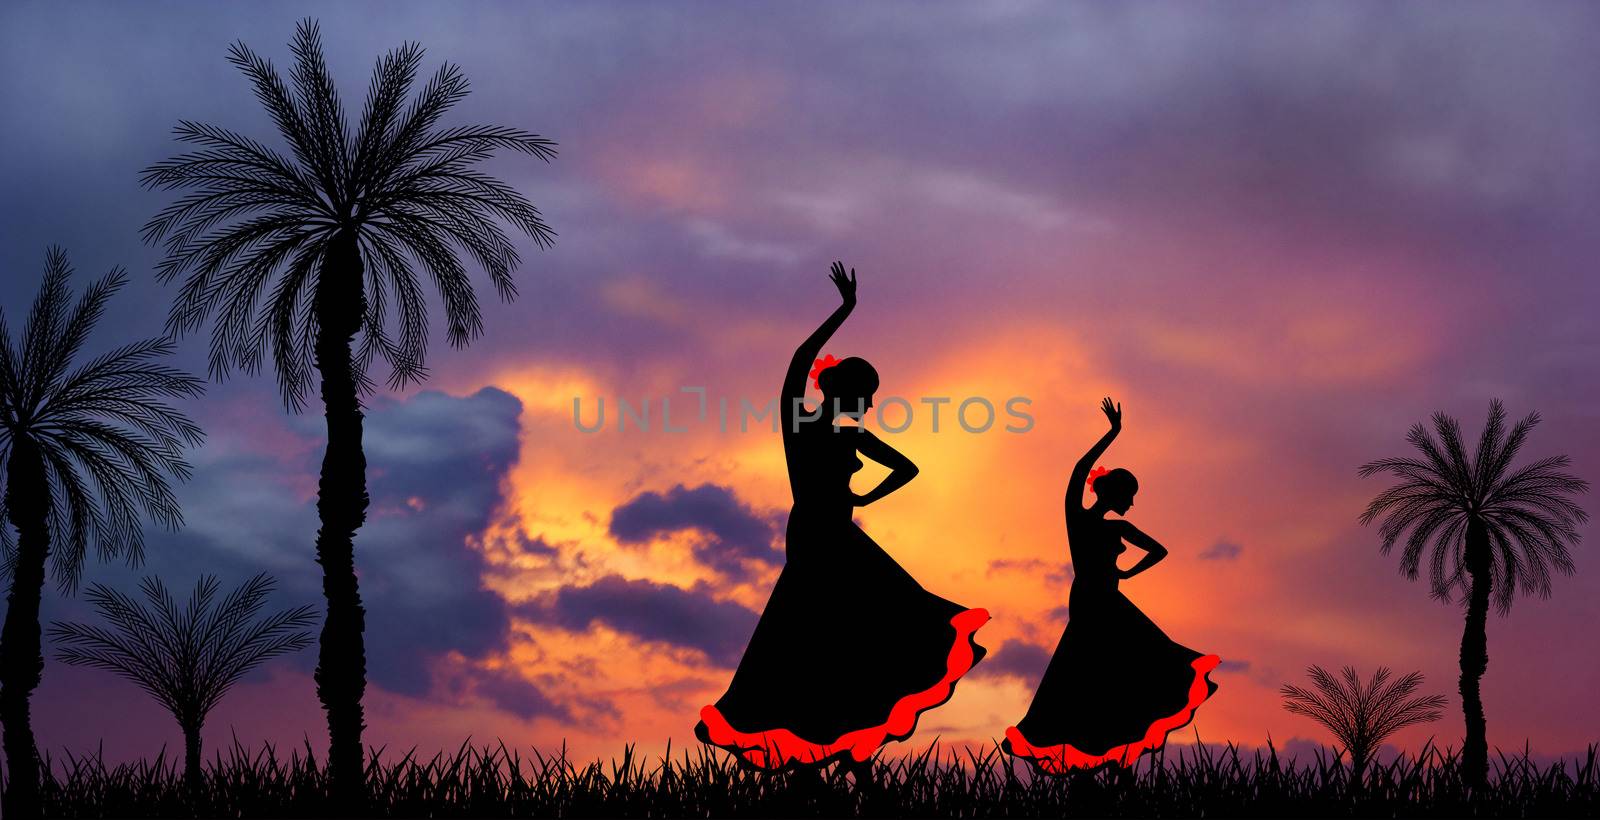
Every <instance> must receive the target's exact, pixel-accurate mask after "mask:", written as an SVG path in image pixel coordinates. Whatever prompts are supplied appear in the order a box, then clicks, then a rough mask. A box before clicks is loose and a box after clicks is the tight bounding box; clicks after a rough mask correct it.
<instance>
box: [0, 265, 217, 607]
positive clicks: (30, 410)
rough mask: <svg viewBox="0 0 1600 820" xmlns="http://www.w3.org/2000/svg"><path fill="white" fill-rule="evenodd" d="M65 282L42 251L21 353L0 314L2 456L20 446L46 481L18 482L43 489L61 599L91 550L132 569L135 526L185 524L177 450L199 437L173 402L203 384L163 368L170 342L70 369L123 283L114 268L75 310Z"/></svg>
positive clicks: (138, 345)
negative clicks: (29, 450) (26, 447)
mask: <svg viewBox="0 0 1600 820" xmlns="http://www.w3.org/2000/svg"><path fill="white" fill-rule="evenodd" d="M71 276H72V268H71V266H70V265H69V264H68V262H67V256H66V253H65V252H64V251H62V250H61V249H60V248H51V249H50V251H49V253H48V254H47V255H46V262H45V273H44V278H43V282H42V284H41V286H40V289H39V295H38V297H37V298H36V299H35V301H34V305H33V309H32V310H31V311H30V313H29V316H28V320H27V322H26V324H25V325H24V329H23V336H22V338H21V340H20V344H18V345H13V343H12V340H11V336H10V331H9V326H8V325H7V323H6V321H5V316H4V313H3V312H0V447H3V448H4V450H5V452H7V453H8V452H9V448H10V447H11V446H12V445H13V444H14V443H15V441H17V440H18V439H23V438H25V439H27V440H28V442H30V444H31V445H32V446H34V447H36V448H37V449H38V451H39V454H40V460H41V462H42V465H43V468H44V475H43V476H38V477H31V478H29V479H27V480H30V481H42V482H43V484H44V486H43V487H42V490H43V495H44V496H45V497H46V498H47V503H48V504H49V509H48V510H47V511H46V512H45V518H46V521H47V524H48V527H49V536H50V540H51V545H50V552H51V560H52V568H53V571H54V574H55V577H56V582H57V584H59V585H60V586H61V588H62V589H63V590H71V589H73V588H75V587H76V586H77V583H78V579H79V577H80V576H81V574H82V570H83V561H84V558H85V556H86V555H87V554H88V551H89V550H90V549H91V548H94V549H95V550H96V552H97V553H98V554H99V556H100V557H101V558H113V557H117V556H126V557H127V558H128V560H129V561H130V562H134V563H136V562H137V561H139V560H140V558H141V557H142V550H143V530H142V522H144V521H145V520H149V521H153V522H155V523H157V524H160V525H162V526H165V527H168V528H175V527H177V526H179V525H181V524H182V521H183V516H182V513H181V511H180V510H179V508H178V501H177V496H176V495H175V493H174V491H173V487H172V483H173V481H183V480H186V479H187V478H188V477H189V474H190V465H189V463H188V462H187V461H186V460H185V459H184V450H185V448H187V447H193V446H197V445H199V444H200V442H201V441H202V439H203V433H202V432H201V430H200V427H199V426H198V425H196V424H195V423H194V422H193V421H191V420H190V419H189V418H188V417H187V416H186V415H185V414H184V413H183V412H182V411H181V410H180V409H179V408H178V407H177V406H175V404H174V403H173V402H174V400H181V399H191V398H194V397H197V396H199V395H200V393H201V391H202V389H203V387H204V382H202V381H201V380H200V379H197V378H195V377H194V376H191V375H189V374H187V373H184V372H183V371H181V370H178V369H177V368H174V367H171V366H169V365H167V364H164V363H163V361H162V360H163V359H165V358H166V357H167V356H169V355H171V353H172V352H173V342H172V341H171V339H168V338H153V339H145V340H142V341H137V342H133V343H130V344H125V345H122V346H120V347H116V348H114V349H112V350H110V351H109V352H106V353H102V354H100V355H97V356H94V357H91V358H89V359H88V360H87V361H83V362H81V363H79V364H77V365H76V366H74V362H76V361H78V359H79V358H80V356H81V354H82V351H83V347H84V345H85V343H86V342H87V341H88V338H89V335H90V333H91V332H92V331H93V329H94V326H95V324H96V323H97V322H98V321H99V320H100V319H101V318H102V317H103V316H104V315H105V311H106V306H107V304H108V303H109V301H110V300H111V298H112V297H113V296H114V295H115V294H116V292H117V291H118V290H120V289H121V288H122V286H123V285H124V284H126V282H127V277H126V276H125V275H124V274H123V272H122V270H121V269H120V268H119V269H114V270H112V271H111V272H110V273H109V274H107V275H106V276H104V277H102V278H100V279H98V280H96V281H94V282H92V283H91V284H90V285H89V287H87V288H86V289H85V290H84V291H83V293H82V294H81V295H80V296H79V297H78V299H77V301H76V302H75V303H74V302H73V300H72V293H71V287H70V281H69V280H70V278H71ZM0 455H4V453H0ZM3 463H5V464H7V465H9V461H5V462H3ZM3 480H4V481H5V482H6V484H7V486H9V484H10V482H12V481H15V480H18V479H17V477H15V476H10V475H6V476H4V479H3ZM5 512H6V513H7V516H8V517H9V513H10V512H11V511H10V510H9V509H6V510H5ZM0 532H3V533H4V537H3V538H0V549H3V553H4V557H5V559H6V562H7V568H8V571H9V566H10V561H11V560H12V558H13V557H14V555H13V548H14V546H15V542H14V540H13V536H12V534H11V532H10V531H9V527H5V526H0Z"/></svg>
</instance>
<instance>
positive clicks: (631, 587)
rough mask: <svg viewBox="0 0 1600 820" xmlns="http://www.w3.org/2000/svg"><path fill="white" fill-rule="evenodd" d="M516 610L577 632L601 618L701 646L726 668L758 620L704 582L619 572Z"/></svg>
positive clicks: (620, 627)
mask: <svg viewBox="0 0 1600 820" xmlns="http://www.w3.org/2000/svg"><path fill="white" fill-rule="evenodd" d="M518 611H519V613H520V614H522V615H524V616H525V617H527V618H529V619H530V620H533V621H536V622H540V623H549V624H554V625H556V626H560V627H562V628H565V629H571V630H574V631H583V630H586V629H588V628H589V627H590V626H591V625H592V624H594V623H595V622H596V621H598V622H600V623H603V624H605V625H607V626H609V627H611V628H612V629H615V630H617V631H619V632H626V633H628V634H630V635H633V636H635V637H637V638H640V639H643V640H646V641H656V642H660V643H666V644H671V645H673V646H682V647H688V648H690V649H697V650H699V651H701V652H703V653H705V655H706V657H708V658H710V659H711V660H712V661H713V662H715V663H718V664H720V665H722V666H733V665H734V664H736V663H738V660H739V656H740V654H741V653H743V651H744V646H745V644H746V643H747V642H748V641H749V639H750V635H751V633H752V632H754V631H755V627H756V621H757V619H758V618H759V616H758V615H757V614H756V613H755V612H752V611H751V610H749V609H746V608H745V607H743V606H740V605H739V604H736V603H732V602H729V601H718V600H715V599H713V598H712V597H711V596H710V594H709V593H708V590H706V588H705V587H704V586H701V585H697V586H696V587H695V588H693V589H683V588H681V587H676V586H673V585H671V584H658V583H655V582H653V581H645V580H629V579H626V578H623V577H622V576H620V575H608V576H606V577H604V578H601V579H600V580H598V581H595V582H594V583H593V584H590V585H588V586H573V587H562V588H561V589H559V590H556V591H555V592H554V593H549V594H546V595H544V596H541V597H540V598H538V599H535V600H534V601H533V602H531V603H527V604H523V605H521V606H520V607H519V610H518Z"/></svg>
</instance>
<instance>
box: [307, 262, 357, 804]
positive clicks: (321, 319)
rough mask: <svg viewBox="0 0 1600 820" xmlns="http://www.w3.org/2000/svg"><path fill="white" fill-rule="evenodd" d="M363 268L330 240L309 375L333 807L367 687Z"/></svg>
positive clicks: (322, 676) (322, 684)
mask: <svg viewBox="0 0 1600 820" xmlns="http://www.w3.org/2000/svg"><path fill="white" fill-rule="evenodd" d="M362 276H363V269H362V264H361V255H360V251H359V249H358V247H357V245H356V243H355V238H354V236H353V235H351V234H349V233H346V232H341V233H339V234H337V235H336V236H335V237H334V238H333V240H332V242H331V243H330V245H329V248H328V253H327V255H326V256H325V257H324V259H323V263H322V270H321V275H320V277H319V281H318V284H317V293H316V301H315V305H314V309H315V310H316V315H317V322H318V331H317V340H316V363H317V371H318V372H319V374H320V375H321V377H322V404H323V410H324V414H325V416H326V418H327V424H328V449H327V452H326V453H325V454H324V455H323V458H322V476H321V480H320V481H319V482H318V484H317V514H318V516H319V517H320V519H321V522H322V527H321V529H320V530H318V531H317V563H319V564H321V565H322V593H323V596H324V597H326V598H327V602H328V614H327V618H326V619H325V620H324V621H323V624H322V640H321V647H320V655H319V656H318V659H317V672H316V681H317V697H318V698H320V699H321V701H322V708H323V709H324V710H326V711H327V713H328V778H329V787H330V790H331V792H332V795H331V796H332V797H333V799H334V800H335V806H336V807H337V808H338V809H341V810H344V811H347V812H354V811H355V810H356V809H357V808H358V807H359V804H360V803H361V802H362V798H363V794H362V793H363V787H364V785H365V784H364V780H365V778H364V772H363V767H362V746H361V731H362V729H364V728H365V724H364V722H363V720H362V718H363V715H362V710H361V696H362V695H363V694H364V693H365V692H366V688H367V658H366V649H365V647H364V645H363V642H362V632H363V631H364V630H365V621H366V611H365V610H364V609H363V608H362V606H361V592H360V590H359V589H358V588H357V585H356V569H355V534H356V530H357V529H359V528H360V527H361V525H362V523H364V522H365V521H366V518H367V459H366V455H365V454H364V453H363V452H362V449H361V401H360V397H359V395H358V392H357V391H358V385H357V381H356V374H355V368H354V363H353V358H352V355H351V343H352V341H353V340H354V338H355V334H356V332H357V331H358V330H360V329H361V321H362V317H363V315H364V314H365V312H366V297H365V294H364V293H363V291H362Z"/></svg>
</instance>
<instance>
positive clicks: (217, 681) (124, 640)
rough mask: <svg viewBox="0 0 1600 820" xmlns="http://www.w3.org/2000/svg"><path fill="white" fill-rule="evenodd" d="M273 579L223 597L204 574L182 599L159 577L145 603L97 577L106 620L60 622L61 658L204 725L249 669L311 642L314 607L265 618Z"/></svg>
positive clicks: (94, 591)
mask: <svg viewBox="0 0 1600 820" xmlns="http://www.w3.org/2000/svg"><path fill="white" fill-rule="evenodd" d="M273 586H274V584H273V581H272V579H271V578H270V577H269V576H267V575H266V574H264V573H263V574H260V575H256V576H255V577H253V578H251V579H249V580H248V581H246V582H245V583H244V584H242V585H240V586H239V587H238V588H237V589H235V590H234V591H233V592H231V593H229V594H228V595H226V596H224V597H223V598H222V599H221V600H220V601H218V600H217V591H218V588H219V584H218V581H217V579H216V578H215V577H213V576H204V577H202V578H201V579H200V580H199V582H197V583H196V584H195V589H194V593H193V594H192V595H191V596H190V597H189V600H188V602H187V603H186V604H184V605H181V606H180V605H179V604H178V603H177V600H176V599H175V598H173V596H172V593H171V592H169V591H168V590H167V588H166V586H165V585H164V584H162V583H161V580H160V579H159V578H156V577H154V576H151V577H147V578H145V579H144V580H143V581H142V582H141V584H140V590H141V591H142V592H143V595H144V599H145V603H140V602H138V601H136V600H134V599H133V598H132V597H130V596H128V595H127V594H125V593H122V592H119V591H117V590H115V589H112V588H110V587H107V586H105V585H103V584H94V585H93V586H91V587H90V589H89V593H88V595H87V596H86V597H87V598H88V600H89V602H90V603H91V604H93V606H94V608H95V609H96V611H98V612H99V614H100V617H101V619H102V620H104V621H105V623H106V625H105V626H96V625H92V624H83V623H72V622H56V623H53V624H51V626H50V636H51V638H52V639H53V640H54V642H55V643H56V645H57V647H58V648H57V651H56V657H57V658H58V659H59V660H60V661H62V662H63V663H66V664H68V665H72V666H87V667H91V668H96V669H103V670H106V671H109V672H114V673H116V674H118V675H120V676H121V677H123V678H125V679H127V680H129V681H131V682H133V683H135V684H137V685H138V686H139V687H140V688H141V689H143V690H144V691H146V692H148V693H149V694H150V695H151V696H152V697H154V698H155V699H156V700H157V701H159V702H160V703H161V704H162V705H163V706H165V707H166V708H167V709H168V711H170V712H172V715H173V717H174V718H176V719H177V720H178V722H179V723H180V724H182V725H184V726H186V727H187V726H195V727H198V726H199V725H200V724H203V723H204V722H205V717H206V715H207V714H208V713H209V712H210V711H211V709H212V708H213V707H215V706H216V705H217V703H218V702H219V701H220V700H221V699H222V697H223V696H224V695H226V694H227V692H228V690H229V689H231V688H232V687H233V685H234V684H235V683H237V682H238V681H239V679H240V678H242V677H243V676H244V675H245V674H247V673H249V672H250V671H251V670H252V669H255V668H256V667H258V666H260V665H261V664H262V663H265V662H266V661H267V660H270V659H271V658H274V657H277V656H279V655H282V654H285V653H288V652H294V651H298V650H300V649H304V648H305V647H307V646H310V645H311V639H312V635H311V633H310V632H308V631H305V629H304V628H305V627H309V626H311V625H312V624H313V623H315V621H316V619H315V617H314V614H313V613H314V610H313V609H312V608H311V607H308V606H301V607H295V608H292V609H285V610H281V611H279V612H275V613H272V614H270V615H268V616H267V617H265V618H259V617H258V616H259V614H260V612H261V609H262V608H263V607H264V606H265V605H266V602H267V598H268V596H269V593H270V592H271V591H272V589H273Z"/></svg>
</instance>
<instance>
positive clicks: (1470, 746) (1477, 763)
mask: <svg viewBox="0 0 1600 820" xmlns="http://www.w3.org/2000/svg"><path fill="white" fill-rule="evenodd" d="M1465 559H1466V564H1467V574H1468V575H1469V576H1470V577H1471V579H1472V588H1471V590H1470V591H1469V592H1468V595H1467V623H1466V628H1465V629H1464V630H1463V631H1462V634H1461V711H1462V712H1463V714H1464V716H1465V718H1466V723H1467V737H1466V741H1465V742H1464V743H1463V745H1462V749H1461V765H1462V768H1463V773H1464V774H1465V776H1466V778H1467V783H1468V784H1470V785H1472V786H1478V787H1481V786H1483V785H1484V783H1485V781H1486V780H1487V779H1488V776H1489V741H1488V730H1487V726H1486V723H1485V721H1484V718H1483V695H1482V693H1481V691H1480V684H1481V683H1482V681H1483V673H1484V672H1485V671H1487V670H1488V668H1489V635H1488V620H1489V591H1490V590H1489V570H1490V567H1489V561H1490V554H1489V533H1488V531H1487V530H1486V529H1484V526H1483V524H1482V523H1481V522H1479V521H1477V520H1476V519H1474V520H1473V521H1472V522H1470V523H1469V524H1468V525H1467V549H1466V556H1465Z"/></svg>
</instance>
